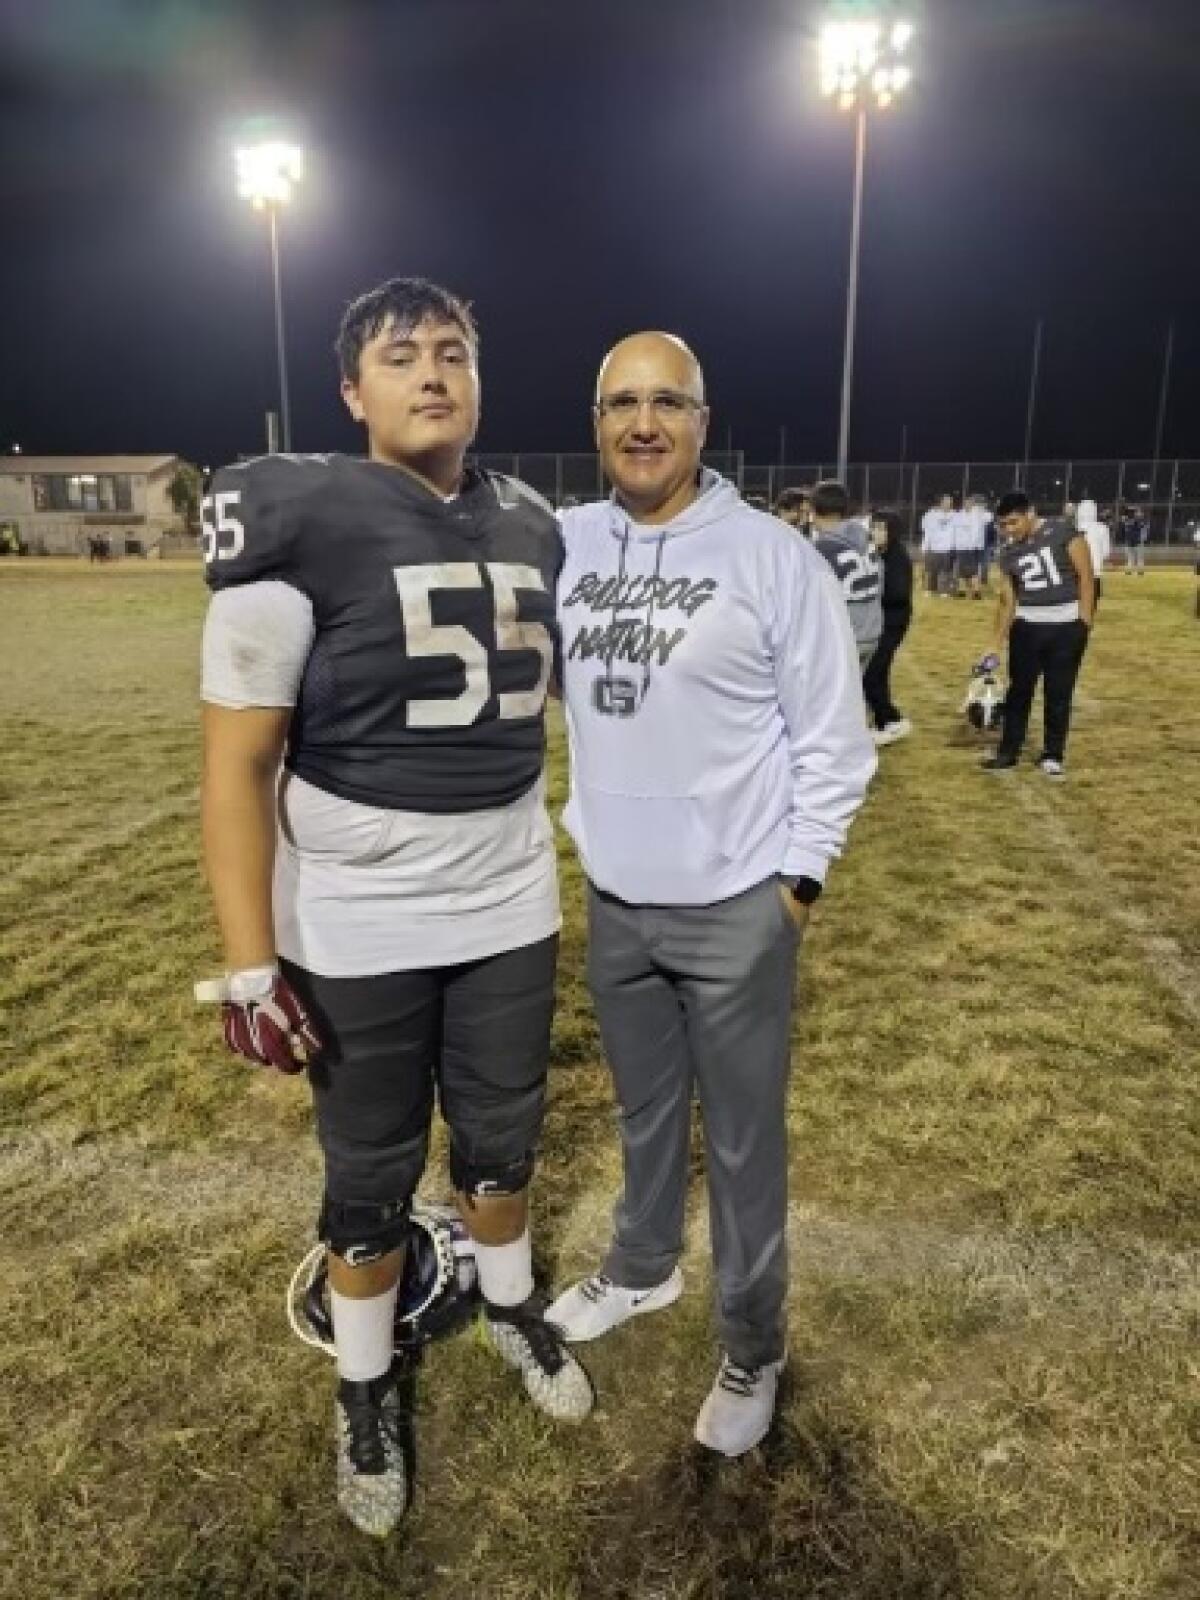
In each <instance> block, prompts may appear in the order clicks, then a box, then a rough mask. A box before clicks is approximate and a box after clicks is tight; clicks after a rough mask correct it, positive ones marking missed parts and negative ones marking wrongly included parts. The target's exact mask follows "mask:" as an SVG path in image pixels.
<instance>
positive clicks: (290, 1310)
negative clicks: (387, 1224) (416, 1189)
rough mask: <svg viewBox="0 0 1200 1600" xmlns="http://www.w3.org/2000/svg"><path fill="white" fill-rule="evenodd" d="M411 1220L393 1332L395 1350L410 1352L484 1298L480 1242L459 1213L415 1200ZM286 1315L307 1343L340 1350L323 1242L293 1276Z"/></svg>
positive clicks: (453, 1325)
mask: <svg viewBox="0 0 1200 1600" xmlns="http://www.w3.org/2000/svg"><path fill="white" fill-rule="evenodd" d="M409 1220H410V1222H411V1223H412V1227H411V1229H410V1230H409V1241H408V1248H407V1249H406V1251H405V1253H404V1270H403V1272H402V1273H401V1275H400V1292H399V1294H398V1295H397V1297H396V1325H395V1332H394V1335H393V1345H394V1348H395V1351H396V1354H397V1355H406V1356H411V1355H414V1354H416V1353H418V1352H419V1351H420V1350H421V1349H422V1348H423V1346H425V1345H427V1344H428V1343H429V1341H430V1340H431V1339H437V1338H440V1337H442V1336H443V1335H445V1334H448V1333H453V1332H454V1331H455V1330H456V1329H458V1328H460V1327H462V1326H463V1324H464V1323H466V1322H468V1321H469V1320H470V1318H471V1317H472V1316H473V1315H474V1311H475V1306H476V1302H477V1301H478V1298H479V1271H478V1268H477V1266H476V1264H475V1243H474V1240H473V1239H472V1238H471V1235H470V1234H469V1233H468V1232H467V1230H466V1228H465V1227H464V1226H463V1224H462V1221H461V1219H460V1217H459V1215H458V1213H457V1212H456V1211H455V1210H453V1209H452V1208H451V1207H449V1206H434V1205H425V1204H424V1203H422V1202H421V1201H415V1202H414V1203H413V1207H412V1211H411V1213H410V1215H409ZM287 1319H288V1323H289V1325H290V1326H291V1329H292V1332H293V1333H294V1334H295V1335H296V1337H297V1338H298V1339H299V1340H300V1341H301V1343H302V1344H306V1345H309V1346H311V1348H312V1349H314V1350H324V1351H325V1353H326V1355H331V1356H332V1355H334V1354H335V1350H334V1343H333V1317H332V1315H331V1313H330V1309H329V1267H328V1262H327V1252H326V1248H325V1246H324V1244H318V1245H314V1247H313V1248H312V1249H311V1250H310V1251H309V1252H308V1254H307V1255H306V1256H305V1257H304V1259H303V1261H301V1263H300V1265H299V1266H298V1267H297V1268H296V1270H295V1272H294V1273H293V1274H292V1278H291V1282H290V1283H289V1284H288V1293H287Z"/></svg>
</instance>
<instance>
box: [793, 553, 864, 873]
mask: <svg viewBox="0 0 1200 1600" xmlns="http://www.w3.org/2000/svg"><path fill="white" fill-rule="evenodd" d="M781 594H782V596H783V605H782V606H781V610H780V613H779V617H778V622H777V627H776V637H775V639H774V640H773V641H772V648H773V651H774V655H775V664H776V677H777V683H778V691H779V702H780V706H781V708H782V711H783V719H784V723H785V725H786V727H787V736H788V755H789V763H790V767H791V775H792V806H791V814H790V818H789V825H788V831H789V839H788V848H787V854H786V856H785V858H784V866H783V870H784V873H785V874H786V875H788V876H801V875H802V876H804V877H810V878H817V879H818V880H820V881H821V882H824V879H825V874H826V872H827V871H828V868H829V864H830V862H832V861H834V860H836V858H837V857H838V856H840V855H841V853H842V849H843V847H844V845H845V842H846V834H847V832H848V830H849V827H850V824H851V822H852V821H853V819H854V815H855V813H856V812H857V810H858V808H859V806H861V805H862V802H863V799H864V797H865V796H866V792H867V787H868V785H869V784H870V781H871V778H872V776H873V775H874V772H875V766H876V755H875V746H874V743H873V741H872V739H871V736H870V734H869V733H868V731H867V723H866V713H865V709H864V705H863V693H862V679H861V676H860V672H859V665H858V652H857V649H856V647H855V643H854V635H853V633H852V631H851V628H850V622H849V619H848V618H847V616H846V607H845V604H844V603H843V601H842V597H841V594H840V593H839V591H838V587H837V583H836V580H835V579H834V578H833V576H832V574H830V573H829V571H828V569H826V568H825V567H824V566H818V564H817V563H816V562H811V563H808V562H806V563H805V564H804V570H803V571H802V573H801V574H799V575H793V578H792V582H791V583H790V584H786V585H784V586H782V588H781Z"/></svg>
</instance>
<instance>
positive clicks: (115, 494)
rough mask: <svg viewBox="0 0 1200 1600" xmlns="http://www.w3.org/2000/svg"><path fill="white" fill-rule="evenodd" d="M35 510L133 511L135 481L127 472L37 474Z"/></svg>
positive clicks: (35, 480)
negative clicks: (133, 483)
mask: <svg viewBox="0 0 1200 1600" xmlns="http://www.w3.org/2000/svg"><path fill="white" fill-rule="evenodd" d="M33 509H34V510H35V511H109V512H117V511H132V510H133V487H132V479H131V478H130V475H129V473H127V472H116V473H111V472H108V473H96V472H77V473H73V474H71V475H70V476H68V475H67V474H66V473H60V472H55V473H37V474H35V476H34V478H33Z"/></svg>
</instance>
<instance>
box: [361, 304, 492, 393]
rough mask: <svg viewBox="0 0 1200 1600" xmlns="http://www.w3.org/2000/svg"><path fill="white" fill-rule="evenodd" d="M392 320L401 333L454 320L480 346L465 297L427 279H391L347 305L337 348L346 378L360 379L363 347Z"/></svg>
mask: <svg viewBox="0 0 1200 1600" xmlns="http://www.w3.org/2000/svg"><path fill="white" fill-rule="evenodd" d="M389 322H391V323H393V324H394V325H395V327H396V329H397V331H398V332H400V333H411V332H412V331H413V329H414V328H416V327H419V326H420V324H421V323H422V322H453V323H455V324H456V325H457V326H458V327H459V328H461V329H462V331H463V334H464V335H465V337H466V339H467V342H468V344H471V345H473V346H475V347H476V348H478V345H479V330H478V328H476V326H475V318H474V317H473V316H472V315H471V308H470V306H469V305H468V304H467V302H466V301H465V300H460V299H459V298H458V296H457V295H456V294H451V292H450V290H449V289H443V288H442V287H441V285H440V284H436V283H430V281H429V279H428V278H389V279H388V281H387V282H386V283H381V284H380V285H379V287H378V288H376V289H369V290H368V291H367V293H366V294H360V295H359V297H358V299H357V300H352V301H351V302H350V304H349V305H348V306H347V307H346V312H345V315H344V316H343V317H342V322H341V326H340V327H339V328H338V335H337V339H336V340H335V341H334V349H335V350H336V351H337V358H338V366H339V367H340V368H341V373H342V377H343V378H348V379H349V381H350V382H351V383H357V382H358V368H359V359H360V357H361V356H362V352H363V346H364V345H365V344H367V343H369V342H370V340H372V339H373V338H374V337H375V335H376V334H377V333H379V332H381V331H382V330H383V328H384V327H386V326H387V324H388V323H389Z"/></svg>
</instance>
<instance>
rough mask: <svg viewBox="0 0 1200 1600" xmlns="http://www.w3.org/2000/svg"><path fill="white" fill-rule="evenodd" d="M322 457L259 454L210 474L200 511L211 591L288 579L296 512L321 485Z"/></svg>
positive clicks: (326, 466) (324, 467) (324, 463)
mask: <svg viewBox="0 0 1200 1600" xmlns="http://www.w3.org/2000/svg"><path fill="white" fill-rule="evenodd" d="M328 469H329V461H328V458H327V457H325V456H278V455H276V456H258V457H256V458H255V459H254V460H252V461H243V462H239V463H237V464H236V465H234V466H229V467H221V468H219V469H218V471H217V472H215V473H214V474H213V478H212V482H211V483H210V485H209V488H208V493H207V494H206V495H205V496H204V499H203V502H202V504H201V511H200V527H201V534H202V539H203V547H204V562H205V578H206V581H207V583H208V586H209V588H211V589H225V588H229V587H231V586H232V585H235V584H241V583H255V582H258V581H259V580H261V579H264V578H278V579H283V580H284V581H287V579H288V577H289V576H290V573H291V570H292V567H293V561H294V545H295V539H296V533H297V528H298V515H297V513H298V511H299V508H300V506H301V504H302V503H303V501H304V500H305V499H307V497H308V496H309V495H310V494H312V493H313V491H314V490H315V489H316V488H317V487H318V486H320V485H321V484H323V483H324V482H325V478H326V474H327V472H328Z"/></svg>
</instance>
